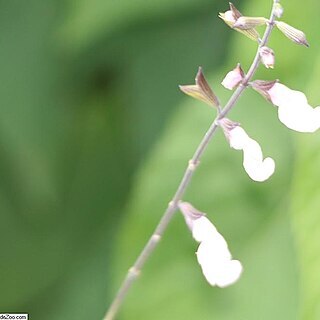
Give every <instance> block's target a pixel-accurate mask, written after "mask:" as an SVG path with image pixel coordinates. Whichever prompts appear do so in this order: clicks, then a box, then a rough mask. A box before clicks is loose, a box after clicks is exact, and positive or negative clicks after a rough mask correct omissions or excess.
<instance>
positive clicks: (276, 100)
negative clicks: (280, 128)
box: [268, 83, 320, 132]
mask: <svg viewBox="0 0 320 320" xmlns="http://www.w3.org/2000/svg"><path fill="white" fill-rule="evenodd" d="M268 95H269V98H270V100H271V102H272V103H273V104H274V105H276V106H277V107H278V117H279V120H280V121H281V122H282V123H283V124H284V125H285V126H287V127H288V128H289V129H292V130H295V131H299V132H315V131H316V130H318V129H319V128H320V107H316V108H313V107H311V106H310V105H309V104H308V100H307V98H306V96H305V94H304V93H303V92H300V91H296V90H291V89H289V88H288V87H286V86H285V85H283V84H281V83H275V84H274V85H273V86H272V88H271V89H269V90H268Z"/></svg>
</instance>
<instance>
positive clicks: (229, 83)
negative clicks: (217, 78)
mask: <svg viewBox="0 0 320 320" xmlns="http://www.w3.org/2000/svg"><path fill="white" fill-rule="evenodd" d="M243 78H244V72H243V70H242V69H241V66H240V64H238V65H237V66H236V67H235V68H234V69H233V70H232V71H230V72H228V73H227V75H226V76H225V77H224V79H223V81H222V82H221V84H222V85H223V86H224V87H225V88H226V89H229V90H233V89H234V88H235V87H237V86H238V85H239V84H240V83H241V81H242V80H243Z"/></svg>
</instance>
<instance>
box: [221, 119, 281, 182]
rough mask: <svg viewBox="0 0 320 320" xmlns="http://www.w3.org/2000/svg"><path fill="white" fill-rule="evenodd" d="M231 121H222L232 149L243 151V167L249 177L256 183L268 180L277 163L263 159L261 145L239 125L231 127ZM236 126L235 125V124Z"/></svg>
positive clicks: (269, 159) (270, 159)
mask: <svg viewBox="0 0 320 320" xmlns="http://www.w3.org/2000/svg"><path fill="white" fill-rule="evenodd" d="M230 123H231V121H230V120H229V119H222V120H220V125H221V127H222V128H223V131H224V133H225V136H226V137H227V139H228V141H229V144H230V147H231V148H233V149H235V150H242V151H243V167H244V169H245V171H246V172H247V174H248V176H249V177H250V178H251V179H252V180H254V181H259V182H262V181H265V180H267V179H268V178H269V177H270V176H271V175H272V174H273V173H274V170H275V163H274V160H273V159H272V158H269V157H268V158H265V159H263V154H262V150H261V147H260V145H259V144H258V142H257V141H255V140H253V139H251V138H250V137H249V136H248V134H247V133H246V132H245V131H244V130H243V129H242V128H241V127H240V126H239V125H233V126H232V125H230ZM234 124H235V123H234Z"/></svg>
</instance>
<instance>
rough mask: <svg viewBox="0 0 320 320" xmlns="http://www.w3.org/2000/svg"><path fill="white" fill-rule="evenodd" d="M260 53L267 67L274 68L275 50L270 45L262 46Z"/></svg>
mask: <svg viewBox="0 0 320 320" xmlns="http://www.w3.org/2000/svg"><path fill="white" fill-rule="evenodd" d="M259 53H260V57H261V61H262V63H263V64H264V65H265V67H266V68H271V69H273V67H274V60H275V58H274V52H273V50H272V49H270V48H268V47H261V48H260V50H259Z"/></svg>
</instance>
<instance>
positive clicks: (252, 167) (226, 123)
mask: <svg viewBox="0 0 320 320" xmlns="http://www.w3.org/2000/svg"><path fill="white" fill-rule="evenodd" d="M262 51H263V52H264V54H267V55H268V54H269V58H272V57H273V51H270V50H269V49H266V47H263V50H262ZM262 51H261V52H262ZM262 59H263V57H262ZM270 64H271V65H273V62H272V61H271V62H270V61H267V62H265V65H267V66H269V67H270ZM243 79H244V72H243V71H242V69H241V67H240V65H239V64H238V65H237V67H236V68H235V69H233V70H232V71H230V72H228V74H227V75H226V76H225V78H224V79H223V81H222V85H223V86H224V87H225V88H227V89H230V90H232V89H234V88H235V87H237V86H238V85H239V84H240V83H241V82H242V80H243ZM252 86H253V88H254V89H255V90H257V91H258V92H259V93H261V94H262V95H263V96H264V97H266V98H267V99H268V100H269V101H270V102H272V103H273V104H274V105H275V106H277V107H278V117H279V120H280V121H281V122H282V123H283V124H284V125H285V126H287V127H288V128H289V129H292V130H295V131H298V132H315V131H316V130H318V129H319V128H320V107H316V108H313V107H312V106H310V105H309V104H308V100H307V98H306V96H305V94H304V93H303V92H300V91H296V90H291V89H289V88H288V87H286V86H285V85H283V84H281V83H279V82H277V81H261V80H257V81H254V82H253V83H252ZM219 124H220V125H221V127H222V128H223V130H224V133H225V135H226V137H227V139H228V141H229V143H230V146H231V147H232V148H234V149H236V150H243V166H244V169H245V170H246V172H247V174H248V175H249V176H250V178H252V179H253V180H255V181H260V182H261V181H265V180H267V179H268V178H269V177H270V176H271V175H272V174H273V172H274V170H275V163H274V161H273V159H271V158H266V159H263V155H262V151H261V147H260V145H259V144H258V143H257V141H255V140H253V139H251V138H250V137H249V136H248V135H247V133H246V132H245V131H244V129H243V128H241V127H240V126H239V124H236V123H234V122H232V121H230V120H229V119H226V118H223V119H221V120H220V121H219Z"/></svg>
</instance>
